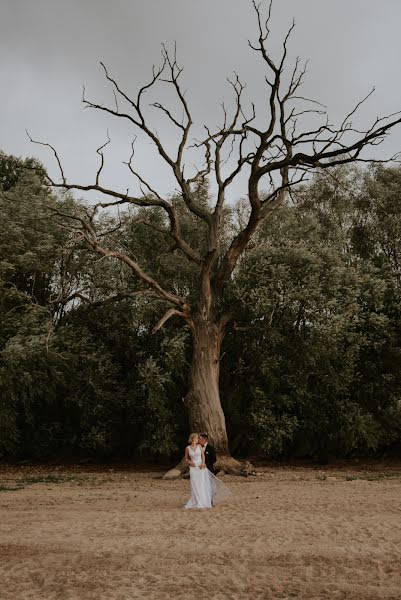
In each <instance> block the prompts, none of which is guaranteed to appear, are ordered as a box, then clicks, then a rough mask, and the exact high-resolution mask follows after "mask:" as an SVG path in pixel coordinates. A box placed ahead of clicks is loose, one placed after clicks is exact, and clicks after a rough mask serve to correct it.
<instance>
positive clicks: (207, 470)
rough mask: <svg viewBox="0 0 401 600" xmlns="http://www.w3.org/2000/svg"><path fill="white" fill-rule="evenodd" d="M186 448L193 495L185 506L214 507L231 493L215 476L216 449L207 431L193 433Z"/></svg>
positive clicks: (186, 459) (186, 460)
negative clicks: (209, 441)
mask: <svg viewBox="0 0 401 600" xmlns="http://www.w3.org/2000/svg"><path fill="white" fill-rule="evenodd" d="M188 443H189V445H188V446H187V447H186V448H185V462H186V463H187V464H188V465H189V476H190V480H191V497H190V499H189V500H188V502H187V503H186V504H185V508H212V506H216V504H217V503H218V502H220V501H221V500H224V498H227V496H230V495H231V492H230V490H229V489H228V488H227V487H226V486H225V485H224V483H222V482H221V481H220V480H219V479H217V477H215V474H214V473H215V471H214V463H215V462H216V450H215V449H214V448H213V446H211V445H210V444H209V443H208V436H207V434H206V433H201V434H197V433H191V435H190V436H189V439H188Z"/></svg>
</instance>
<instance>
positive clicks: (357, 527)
mask: <svg viewBox="0 0 401 600" xmlns="http://www.w3.org/2000/svg"><path fill="white" fill-rule="evenodd" d="M259 473H260V474H259V476H257V477H250V478H248V479H245V478H235V477H231V476H225V477H224V481H225V483H226V484H227V485H228V486H229V487H230V489H231V491H232V492H233V497H232V498H231V499H230V500H229V501H227V502H226V503H225V504H222V505H221V506H218V507H217V508H215V509H211V510H204V511H186V510H184V509H183V508H182V506H183V504H184V503H185V501H186V499H187V497H188V495H189V482H188V481H186V480H179V481H165V480H161V479H158V478H157V477H156V474H155V473H154V472H137V471H130V470H129V469H124V470H118V468H117V469H116V468H115V469H114V470H110V469H105V470H103V471H102V470H99V468H96V469H93V470H91V468H90V467H89V466H86V467H85V468H83V469H82V468H72V467H58V468H56V467H49V466H47V467H46V466H42V467H29V466H27V467H16V466H14V467H5V466H3V467H2V468H1V469H0V597H1V600H20V599H21V600H22V599H24V600H42V599H46V600H78V599H79V600H92V599H93V600H95V599H96V600H103V599H105V600H106V599H107V600H135V599H141V600H146V599H149V600H158V599H160V600H162V599H163V600H169V599H170V598H171V599H174V600H183V599H184V598H185V600H187V599H188V598H191V597H193V596H194V595H195V594H196V595H197V594H199V595H200V596H201V597H202V598H207V599H208V600H228V599H230V600H248V599H249V600H250V599H252V600H258V599H270V598H271V599H276V598H277V599H278V598H282V599H284V598H300V599H316V600H318V599H319V600H322V599H329V598H330V600H331V599H333V598H339V599H344V600H345V599H347V600H356V599H358V600H371V599H372V600H373V599H379V598H380V599H382V598H386V599H388V600H389V599H392V600H400V599H401V569H400V564H401V465H399V464H398V465H397V464H396V463H393V464H391V465H389V466H388V465H387V466H386V464H384V463H383V464H381V463H380V464H379V463H375V464H374V465H372V464H370V465H369V464H365V465H362V466H361V465H350V464H348V466H343V465H338V466H337V468H336V467H333V466H332V467H330V468H324V469H323V468H318V467H316V468H306V467H305V466H296V465H290V466H280V467H279V466H266V465H265V466H264V467H263V468H261V469H260V470H259Z"/></svg>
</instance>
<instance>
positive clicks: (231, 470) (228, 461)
mask: <svg viewBox="0 0 401 600" xmlns="http://www.w3.org/2000/svg"><path fill="white" fill-rule="evenodd" d="M214 467H215V470H216V473H218V474H219V473H220V474H223V475H224V474H228V475H241V476H242V477H248V476H249V475H256V469H255V467H254V466H253V465H252V464H251V463H250V462H249V461H247V460H246V461H244V462H241V461H239V460H236V459H235V458H233V457H232V456H229V455H227V454H223V455H221V456H218V458H217V462H216V463H215V465H214ZM188 471H189V467H188V465H187V463H186V462H185V459H182V460H181V461H180V462H179V463H178V465H177V466H175V467H174V468H173V469H170V470H169V471H167V473H165V474H164V475H163V479H178V478H179V477H187V476H188Z"/></svg>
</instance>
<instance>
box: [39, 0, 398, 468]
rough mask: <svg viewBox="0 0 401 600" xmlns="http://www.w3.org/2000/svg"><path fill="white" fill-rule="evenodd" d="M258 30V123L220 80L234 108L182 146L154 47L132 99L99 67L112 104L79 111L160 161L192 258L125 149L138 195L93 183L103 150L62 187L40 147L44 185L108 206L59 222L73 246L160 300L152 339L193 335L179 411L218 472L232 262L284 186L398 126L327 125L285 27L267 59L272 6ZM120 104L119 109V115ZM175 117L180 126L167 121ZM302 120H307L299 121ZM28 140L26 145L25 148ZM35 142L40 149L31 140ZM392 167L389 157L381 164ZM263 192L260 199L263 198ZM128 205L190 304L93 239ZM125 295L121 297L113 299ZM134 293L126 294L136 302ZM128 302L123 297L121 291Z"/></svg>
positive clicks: (165, 62)
mask: <svg viewBox="0 0 401 600" xmlns="http://www.w3.org/2000/svg"><path fill="white" fill-rule="evenodd" d="M253 7H254V10H255V15H256V22H257V28H258V39H257V42H255V43H251V42H249V46H250V48H251V49H252V50H253V51H254V52H255V53H256V54H257V55H258V56H259V58H260V59H261V63H262V65H263V67H264V76H265V81H266V85H267V99H266V104H267V106H268V109H269V110H268V117H267V118H266V121H265V122H264V123H263V124H262V125H260V124H258V125H256V124H255V123H256V122H258V123H259V122H260V118H259V119H258V121H257V119H256V117H257V115H256V109H255V105H254V104H253V103H250V105H249V107H248V109H246V108H245V106H244V100H243V96H244V85H243V84H242V82H241V81H240V79H239V77H238V76H237V75H236V74H235V75H234V77H233V78H232V79H231V80H229V84H230V85H231V88H232V92H233V97H234V103H233V108H232V109H231V110H228V109H227V108H226V106H225V105H223V118H222V125H221V127H218V128H217V129H216V130H211V129H210V128H208V127H205V136H204V139H202V140H197V141H196V140H195V141H194V140H193V139H192V138H191V136H192V131H193V117H192V113H191V110H190V107H189V104H188V101H187V99H186V96H185V94H184V92H183V89H182V86H181V75H182V68H181V67H180V66H179V65H178V63H177V58H176V51H175V48H174V50H173V51H172V52H169V51H168V50H167V48H166V47H164V46H163V47H162V63H161V66H160V67H159V68H157V69H155V68H153V74H152V77H151V78H150V81H149V82H148V83H147V84H146V85H144V86H142V87H141V88H140V89H139V91H138V93H137V95H136V97H132V96H129V95H128V94H127V93H126V92H125V91H124V90H123V89H122V87H121V85H120V84H119V83H118V82H117V81H116V79H114V78H113V77H112V76H111V75H110V74H109V72H108V70H107V69H106V67H105V66H104V65H103V64H102V63H101V65H102V68H103V70H104V73H105V77H106V79H107V81H108V82H109V83H110V84H111V86H112V88H113V93H114V104H113V105H111V106H104V105H101V104H98V103H96V102H93V101H91V100H88V98H87V97H86V96H85V90H84V95H83V103H84V104H85V106H86V107H90V108H93V109H96V110H99V111H104V112H106V113H107V114H109V115H113V116H115V117H116V118H119V119H124V120H125V121H126V123H127V124H128V125H129V126H130V127H132V128H133V130H134V131H135V130H136V131H140V132H142V134H144V135H145V136H146V137H147V138H148V140H150V141H151V142H152V143H153V145H154V147H155V149H156V150H157V152H158V153H159V155H160V156H161V158H162V159H163V160H164V161H165V163H166V164H167V165H168V167H169V168H170V169H171V171H172V173H173V175H174V178H175V181H176V183H177V185H178V189H179V191H180V196H181V198H182V203H183V205H184V206H185V209H186V210H187V211H189V212H190V213H192V214H193V215H196V217H198V218H199V219H201V220H202V221H203V222H204V224H205V231H206V240H205V241H206V244H205V251H204V252H203V253H199V251H197V250H196V249H194V248H193V247H191V244H190V242H189V241H188V240H186V239H185V237H184V235H183V233H182V226H181V222H180V218H179V215H178V213H177V211H176V208H175V206H174V205H173V203H172V202H171V201H170V200H169V199H168V197H165V196H164V195H162V194H160V193H159V192H158V191H157V190H156V186H155V185H154V184H152V183H151V182H149V181H147V180H145V179H144V177H143V176H142V175H141V174H140V173H139V172H137V170H136V169H135V166H134V146H133V149H132V154H131V157H130V158H129V160H128V162H127V166H128V168H129V170H130V171H131V173H132V175H133V176H134V177H135V178H136V179H137V180H138V182H139V184H140V189H141V192H142V195H140V196H138V197H137V196H132V195H130V194H129V191H128V190H127V192H126V193H120V192H117V191H115V190H113V189H108V188H107V187H104V186H103V185H102V183H101V176H102V170H103V166H104V155H103V149H104V146H105V145H106V144H108V143H109V141H110V140H108V141H107V142H106V144H105V145H104V146H102V147H100V148H98V150H97V153H98V154H99V156H100V166H99V169H98V171H97V173H96V175H95V180H94V182H93V183H89V184H88V185H80V184H77V183H72V182H69V181H68V180H67V178H66V176H65V174H64V171H63V167H62V163H61V160H60V158H59V156H58V154H57V152H56V150H55V149H54V148H53V147H52V146H50V145H49V144H43V145H46V146H48V147H49V148H50V149H51V150H52V151H53V152H54V155H55V158H56V160H57V163H58V167H59V170H60V175H61V179H60V180H59V181H55V180H54V179H52V178H51V177H50V176H49V175H48V181H49V185H51V186H53V187H55V188H63V189H64V190H83V191H87V190H95V191H97V192H98V193H99V194H101V195H103V196H104V197H105V198H108V199H109V200H107V201H106V200H104V201H100V202H98V203H97V204H96V205H94V206H93V207H92V209H91V213H89V212H88V218H82V217H77V216H73V217H72V216H71V215H68V214H64V215H63V218H70V219H71V222H72V223H75V225H74V227H75V230H76V231H77V232H78V231H79V233H80V236H81V237H80V240H84V241H85V243H86V245H87V246H88V247H89V248H91V249H92V250H93V251H95V252H96V253H98V254H99V255H102V256H104V257H113V258H114V259H118V260H119V261H122V263H125V264H126V265H127V266H128V267H129V268H130V269H131V270H132V272H133V273H134V274H135V276H136V277H137V278H138V279H139V280H140V281H141V282H142V284H143V285H142V287H143V288H144V291H143V293H147V294H150V295H155V296H156V297H157V298H159V299H162V300H163V301H165V304H166V312H165V314H164V315H163V316H162V317H161V319H160V321H159V322H158V323H157V324H156V325H155V327H154V329H153V331H154V332H156V331H158V330H159V329H160V328H161V327H163V325H164V324H165V323H166V321H167V320H168V319H170V318H171V317H178V318H180V319H181V320H182V322H183V323H184V324H186V325H187V326H188V328H189V329H190V331H191V333H192V340H193V356H192V365H191V370H190V376H189V389H188V393H187V395H186V398H185V404H186V408H187V411H188V415H189V428H190V430H191V431H199V430H205V431H207V432H208V434H209V436H210V439H211V442H212V443H213V445H215V446H216V448H217V452H218V456H219V466H220V467H221V468H223V469H225V470H231V471H233V472H239V471H241V469H242V466H241V465H240V463H239V462H238V461H236V460H234V459H233V458H232V457H231V456H230V453H229V446H228V440H227V433H226V425H225V418H224V414H223V410H222V407H221V403H220V396H219V366H220V353H221V346H222V342H223V338H224V335H225V331H226V327H227V324H228V323H229V322H230V320H231V319H232V317H233V315H232V313H231V312H230V311H229V310H228V311H227V310H222V308H221V306H222V298H223V294H224V290H225V285H226V283H227V282H228V281H229V280H230V278H231V277H232V275H233V271H234V269H235V267H236V265H237V261H238V259H239V257H240V256H241V254H242V253H243V252H244V250H245V249H246V248H247V245H248V243H249V242H250V240H251V238H252V236H253V234H254V233H255V231H256V230H257V228H258V227H259V226H260V224H261V223H263V222H264V221H266V219H268V218H269V215H271V213H272V212H273V211H275V210H276V209H277V207H278V206H280V204H281V203H282V202H283V198H284V196H285V195H286V194H288V193H291V189H292V188H293V186H296V185H297V184H299V183H300V182H302V181H304V180H305V179H306V177H307V175H308V174H309V173H311V172H313V171H314V170H316V169H327V168H329V167H332V166H335V165H340V164H344V163H350V162H357V161H365V162H366V161H367V160H368V159H367V158H364V157H363V156H362V151H363V150H364V149H365V148H367V147H369V146H374V145H377V144H379V143H380V142H381V141H382V140H383V139H384V138H385V136H386V135H387V134H388V132H389V131H390V130H391V129H392V128H393V127H394V126H395V125H396V124H398V123H400V121H401V118H399V113H397V114H394V115H389V116H388V117H383V118H377V119H376V120H375V122H374V123H373V124H372V125H371V126H370V127H369V128H368V129H366V130H364V131H361V130H358V129H356V128H355V127H354V126H353V125H352V117H353V115H354V114H355V112H356V111H357V109H358V108H359V107H360V106H361V104H362V103H363V102H364V101H365V100H366V99H367V98H368V97H369V96H370V94H371V93H372V92H370V93H369V94H368V95H367V96H366V98H364V99H363V100H361V101H360V102H359V103H358V104H357V105H356V106H355V107H354V108H353V109H352V110H351V111H350V112H349V114H348V115H347V116H346V117H345V118H344V120H343V121H342V123H340V124H339V125H337V126H335V125H333V124H331V123H330V122H329V119H328V116H327V113H326V109H325V107H324V106H323V105H321V104H319V103H318V102H316V101H314V100H311V99H308V98H305V97H303V96H301V95H300V94H299V88H300V86H301V84H302V82H303V79H304V76H305V73H306V64H305V65H301V62H300V60H299V58H297V59H296V61H295V65H294V66H293V68H292V69H290V70H289V71H287V69H286V59H287V44H288V40H289V38H290V35H291V32H292V30H293V27H294V23H293V24H292V26H291V28H290V29H289V31H288V33H287V35H286V37H285V39H284V41H283V45H282V51H281V53H280V54H281V56H280V58H279V60H274V59H273V58H272V56H271V53H270V51H269V49H268V44H267V42H268V40H269V33H270V31H269V27H270V21H271V3H270V6H269V7H268V10H267V15H266V18H262V11H261V8H260V5H257V4H256V3H255V1H254V2H253ZM158 82H163V84H164V85H165V84H167V85H169V86H171V88H172V89H173V91H174V93H175V96H176V102H177V106H176V107H174V108H170V107H168V106H166V105H163V104H161V103H159V102H155V103H153V104H152V106H153V107H154V108H156V109H158V110H159V111H161V113H162V114H163V115H164V116H165V118H166V119H167V120H168V121H169V122H170V124H172V125H173V126H174V127H175V128H176V130H177V132H178V133H179V135H178V143H177V148H176V150H175V153H174V155H173V154H172V153H171V152H169V151H168V150H167V147H166V144H165V143H163V140H162V139H161V137H160V136H158V135H157V134H156V133H155V132H154V130H153V128H152V126H151V124H150V123H149V120H148V116H147V114H145V107H144V95H145V92H149V90H151V89H153V88H154V87H155V86H156V85H157V84H158ZM120 103H123V105H124V107H125V108H126V110H123V109H122V108H121V107H120ZM178 109H180V110H181V111H182V113H183V118H182V120H181V119H179V118H178V117H177V116H176V114H177V112H178ZM306 115H308V117H306ZM310 117H313V118H314V119H317V120H318V121H319V122H318V124H317V125H316V126H313V127H310V126H309V127H308V128H307V130H303V129H302V122H303V121H304V120H305V119H306V118H310ZM32 141H34V140H32ZM36 143H41V144H42V142H36ZM191 147H192V148H193V147H196V148H197V151H198V152H199V151H200V150H202V156H203V159H202V164H201V165H200V166H199V168H197V169H196V170H195V171H192V172H188V168H187V166H185V165H184V163H185V160H184V158H185V156H186V155H187V153H188V152H189V151H190V149H191ZM389 160H391V159H389ZM244 170H247V173H248V175H247V187H248V190H247V200H248V202H249V218H248V219H247V222H246V224H245V226H244V227H243V228H242V229H241V230H240V231H239V232H238V233H236V235H235V236H234V237H233V239H232V241H231V244H230V245H229V247H228V249H227V250H226V251H225V252H222V250H221V240H220V230H221V225H222V218H223V209H224V206H225V202H226V193H227V189H228V188H229V186H230V185H231V184H232V183H233V181H234V180H235V179H236V178H237V177H238V176H239V175H240V173H242V172H243V171H244ZM205 179H208V180H212V179H213V182H214V186H215V188H216V190H217V191H216V195H215V201H214V203H213V205H212V206H210V207H207V206H204V205H201V204H200V203H199V202H197V199H196V194H195V193H194V192H195V189H196V187H197V186H198V185H199V184H200V183H201V182H202V181H204V180H205ZM262 189H263V193H262V191H261V190H262ZM127 204H132V205H135V206H137V207H142V208H143V207H145V208H146V207H149V208H153V207H159V208H160V209H162V210H163V211H164V212H165V215H166V217H167V219H168V223H169V227H168V230H166V231H164V233H165V234H166V235H168V236H170V237H171V238H172V241H173V243H174V247H175V248H176V250H177V251H178V252H180V253H181V255H182V259H183V260H188V261H190V263H191V264H192V265H193V268H194V269H195V270H196V272H197V273H198V275H199V276H198V282H199V286H198V297H197V301H196V302H195V303H192V304H190V303H189V301H188V300H187V299H186V298H185V297H183V296H179V295H177V294H176V293H174V292H173V291H171V290H170V289H167V288H166V287H163V286H162V285H160V283H159V282H158V281H157V280H156V279H155V278H154V277H152V276H150V275H149V274H148V273H146V272H145V271H144V270H143V268H141V265H140V264H138V262H137V261H136V260H135V259H133V258H132V257H131V256H129V255H128V254H127V253H124V252H123V251H119V250H116V249H112V248H110V247H107V245H105V243H104V238H103V237H100V236H99V235H98V234H97V231H96V215H97V213H98V211H99V209H102V208H107V207H111V206H116V205H127ZM119 293H120V294H121V293H124V292H121V291H120V292H119ZM138 293H141V292H137V291H135V292H132V293H131V294H132V295H134V296H136V295H137V294H138ZM125 295H127V296H129V295H130V290H126V291H125ZM184 469H185V467H184V466H183V465H181V466H180V465H179V467H178V468H177V469H176V470H174V471H173V473H174V474H179V473H180V472H182V471H183V470H184Z"/></svg>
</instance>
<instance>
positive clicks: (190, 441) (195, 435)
mask: <svg viewBox="0 0 401 600" xmlns="http://www.w3.org/2000/svg"><path fill="white" fill-rule="evenodd" d="M196 437H197V438H199V433H191V435H190V436H189V438H188V444H192V440H193V439H194V438H196Z"/></svg>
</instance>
